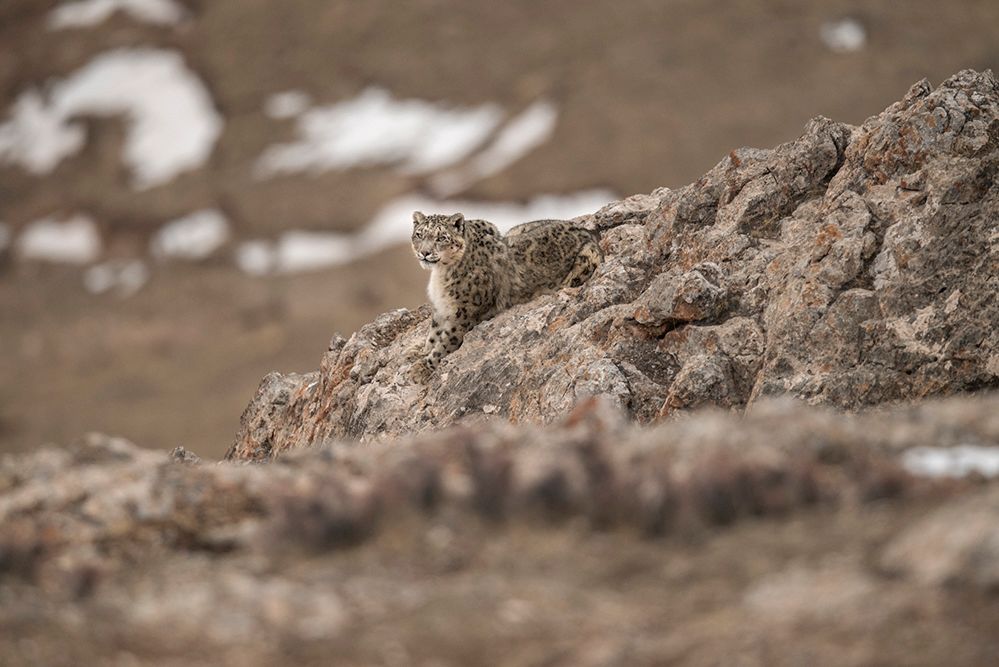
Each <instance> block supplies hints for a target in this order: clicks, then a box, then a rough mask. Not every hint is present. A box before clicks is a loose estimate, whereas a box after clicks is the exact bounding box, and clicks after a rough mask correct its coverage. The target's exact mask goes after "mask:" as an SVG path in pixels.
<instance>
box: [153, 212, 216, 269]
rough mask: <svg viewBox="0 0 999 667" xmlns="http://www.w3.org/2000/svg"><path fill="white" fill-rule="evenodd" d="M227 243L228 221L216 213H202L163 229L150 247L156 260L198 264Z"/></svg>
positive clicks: (185, 217)
mask: <svg viewBox="0 0 999 667" xmlns="http://www.w3.org/2000/svg"><path fill="white" fill-rule="evenodd" d="M228 240H229V221H228V220H226V217H225V216H224V215H223V214H222V212H221V211H218V210H216V209H204V210H201V211H196V212H194V213H191V214H190V215H185V216H184V217H182V218H178V219H176V220H173V221H171V222H168V223H167V224H165V225H163V227H161V228H160V230H159V231H158V232H156V234H155V235H154V236H153V238H152V241H150V243H149V250H150V252H151V253H152V255H153V257H156V258H157V259H184V260H199V259H205V258H207V257H210V256H211V255H212V254H213V253H214V252H215V251H216V250H218V249H219V248H221V247H222V246H223V245H225V243H226V242H227V241H228Z"/></svg>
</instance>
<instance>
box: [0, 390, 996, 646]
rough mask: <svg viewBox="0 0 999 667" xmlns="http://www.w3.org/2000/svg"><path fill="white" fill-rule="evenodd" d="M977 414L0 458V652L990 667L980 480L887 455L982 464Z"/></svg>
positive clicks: (470, 433)
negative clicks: (939, 474)
mask: <svg viewBox="0 0 999 667" xmlns="http://www.w3.org/2000/svg"><path fill="white" fill-rule="evenodd" d="M996 414H999V397H995V396H993V397H979V398H971V397H960V398H953V399H950V400H948V401H943V402H928V403H925V404H916V405H912V406H906V407H899V408H896V409H894V410H890V411H877V412H870V413H868V414H862V415H844V414H841V413H838V412H836V411H833V410H828V409H821V408H812V407H808V406H804V405H802V404H801V403H800V402H795V401H790V400H781V401H774V400H770V401H763V402H760V403H759V404H757V405H754V406H753V408H752V409H751V410H749V412H748V414H746V415H744V416H743V415H733V414H731V413H730V412H727V411H721V410H711V411H700V412H696V413H694V414H692V415H690V416H687V417H684V418H682V419H675V420H670V421H669V422H668V423H666V424H662V425H659V426H656V427H651V428H649V427H641V426H638V425H635V424H634V423H632V422H631V421H630V420H628V419H626V418H625V417H626V416H625V415H624V414H623V413H620V412H618V411H617V410H616V409H615V408H614V407H613V405H612V404H611V403H610V402H609V401H606V400H604V399H591V400H588V401H585V402H583V403H582V404H580V405H579V406H577V408H576V409H575V410H574V411H573V412H572V413H571V414H570V415H569V416H568V417H567V418H566V419H564V420H562V421H560V422H558V423H557V424H552V425H549V426H545V427H542V426H533V425H519V426H517V425H511V424H507V423H504V422H502V421H494V422H493V423H490V424H486V425H480V426H477V427H475V428H467V427H462V426H456V427H452V428H451V429H447V430H445V431H443V432H435V433H427V434H423V435H419V436H413V437H408V438H404V439H400V440H396V441H386V442H372V443H367V444H364V445H356V444H355V445H347V444H339V445H337V446H336V447H332V448H327V447H321V448H315V449H309V450H303V451H300V452H294V453H289V454H288V455H286V456H282V457H280V458H279V459H278V460H276V461H274V462H272V463H270V464H268V465H241V464H236V463H221V464H208V463H205V462H201V461H200V460H199V459H198V458H197V457H196V456H194V455H192V454H191V453H190V452H187V451H184V450H182V449H178V450H175V451H174V452H172V453H169V454H168V453H167V452H164V451H150V450H143V449H140V448H138V447H135V446H134V445H132V444H131V443H129V442H127V441H124V440H121V439H117V438H108V437H104V436H90V437H88V438H86V439H84V441H83V442H81V443H79V444H78V445H77V446H75V447H72V448H68V449H61V450H55V449H47V450H42V451H38V452H35V453H32V454H30V455H25V456H22V457H19V458H13V457H7V458H5V459H3V460H0V655H3V656H4V664H5V665H6V664H10V665H21V664H24V665H29V664H31V665H36V664H44V665H64V664H65V665H80V664H110V663H114V662H115V661H119V662H126V661H127V662H128V663H129V664H140V665H141V664H163V665H167V664H178V665H179V664H184V665H189V664H198V665H201V664H203V665H241V666H242V665H279V664H295V665H325V664H329V662H330V660H331V656H332V657H334V658H335V662H337V664H357V665H371V664H447V665H451V664H455V665H457V664H493V663H494V662H496V661H497V658H496V656H501V657H502V658H503V660H500V661H501V662H504V661H505V662H506V663H507V664H551V665H581V664H582V665H605V664H638V665H645V664H649V665H652V664H664V663H669V662H677V661H679V662H682V663H684V664H719V663H724V662H726V658H727V657H730V656H732V655H736V654H738V655H739V656H740V659H741V660H742V661H743V662H744V663H745V664H751V665H755V664H759V665H769V664H774V662H775V661H774V657H773V656H775V655H779V656H784V658H783V661H777V662H778V663H779V664H784V662H786V663H788V664H796V663H800V662H808V663H809V664H836V665H844V664H846V665H862V664H870V663H871V662H872V661H878V662H882V661H883V662H885V663H886V664H912V665H934V664H944V663H946V664H954V665H964V664H966V665H977V664H988V662H989V658H990V656H992V657H994V650H995V623H996V622H997V620H999V617H997V616H996V608H995V599H994V595H992V593H991V592H990V591H991V590H992V587H994V586H995V584H996V581H997V580H996V572H997V571H999V569H997V568H999V551H997V550H996V549H995V544H994V542H995V535H996V532H995V529H994V526H995V524H996V520H997V518H999V505H997V503H996V502H995V493H994V491H995V489H994V486H989V485H984V484H983V483H982V482H981V480H975V479H972V478H968V479H954V480H950V479H935V478H927V477H919V476H916V475H914V474H913V473H912V472H911V471H910V470H909V469H908V467H907V465H906V455H907V454H909V453H911V452H912V451H914V448H917V447H934V448H943V449H942V450H941V451H943V450H946V448H951V447H953V446H957V445H966V444H969V443H974V444H978V445H986V446H993V447H995V446H996V445H999V420H997V419H996V418H995V415H996ZM983 500H984V502H983ZM940 584H948V586H942V585H940ZM802 627H807V628H808V631H807V632H801V631H800V630H801V628H802ZM747 632H748V633H749V634H748V635H747ZM913 637H920V638H921V639H920V641H919V642H918V645H915V646H914V645H913Z"/></svg>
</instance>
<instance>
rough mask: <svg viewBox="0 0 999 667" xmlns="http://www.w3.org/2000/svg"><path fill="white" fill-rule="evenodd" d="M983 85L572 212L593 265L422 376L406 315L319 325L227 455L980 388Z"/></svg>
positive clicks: (997, 108)
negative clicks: (313, 342)
mask: <svg viewBox="0 0 999 667" xmlns="http://www.w3.org/2000/svg"><path fill="white" fill-rule="evenodd" d="M997 172H999V84H997V82H996V79H995V77H994V76H993V75H992V73H991V72H985V73H977V72H973V71H964V72H961V73H959V74H958V75H956V76H954V77H952V78H951V79H949V80H948V81H946V82H945V83H943V84H942V85H941V86H940V87H939V88H937V89H935V90H934V89H932V88H931V87H930V85H929V84H928V83H927V82H925V81H923V82H920V83H917V84H916V85H915V86H913V87H912V88H911V89H910V90H909V92H908V93H907V94H906V95H905V97H904V98H903V99H902V100H901V101H899V102H897V103H895V104H893V105H892V106H890V107H889V108H888V109H886V110H885V111H884V112H883V113H881V114H880V115H878V116H876V117H873V118H871V119H869V120H868V121H867V122H865V123H864V124H863V125H861V126H860V127H851V126H848V125H844V124H842V123H835V122H833V121H830V120H827V119H821V118H820V119H816V120H813V121H812V122H810V123H809V125H808V126H807V127H806V129H805V132H804V134H803V135H802V136H801V137H800V138H798V139H797V140H795V141H793V142H790V143H788V144H784V145H782V146H778V147H777V148H775V149H772V150H756V149H741V150H736V151H733V152H732V153H731V154H730V155H729V156H728V157H727V158H725V159H724V160H723V161H722V162H720V163H719V164H718V165H717V166H716V167H715V168H714V169H712V170H711V171H710V172H708V173H707V174H706V175H705V176H704V177H703V178H701V179H700V180H699V181H697V182H696V183H693V184H691V185H689V186H687V187H685V188H682V189H679V190H669V189H660V190H657V191H655V192H653V193H652V194H649V195H638V196H635V197H631V198H629V199H627V200H624V201H621V202H615V203H613V204H610V205H608V206H606V207H604V208H603V209H601V210H600V211H598V212H596V213H595V214H593V215H591V216H587V217H585V218H584V219H581V224H583V225H585V226H587V227H589V228H592V229H594V230H596V231H599V233H600V236H601V244H602V247H603V249H604V252H605V254H606V261H605V262H604V264H603V265H602V266H601V268H600V269H599V271H598V272H597V274H596V275H595V276H594V277H593V278H592V279H591V280H590V281H589V282H588V283H587V284H586V285H584V286H583V287H582V288H580V289H579V290H576V291H569V290H563V291H561V292H559V293H557V294H554V295H550V296H545V297H540V298H538V299H535V300H534V301H532V302H530V303H528V304H523V305H520V306H517V307H515V308H512V309H511V310H509V311H507V312H505V313H503V314H501V315H499V316H497V317H495V318H493V319H492V320H490V321H488V322H485V323H483V324H481V325H479V326H477V327H476V328H475V329H474V330H473V331H472V332H471V333H470V334H469V335H468V336H467V337H466V339H465V342H464V344H463V345H462V347H461V348H460V349H459V350H458V351H457V352H455V353H453V354H452V355H450V356H449V357H448V358H447V359H446V360H445V361H444V363H443V364H442V366H441V368H440V371H439V373H438V375H437V376H436V377H434V378H433V379H432V380H431V381H430V383H429V384H428V385H426V386H423V385H416V384H412V383H410V382H409V381H408V380H407V379H406V378H407V370H408V366H409V364H410V363H411V359H412V357H413V352H414V351H415V350H416V349H417V348H418V347H419V346H420V345H421V344H422V341H423V340H424V338H425V336H426V329H427V326H428V312H427V311H426V310H425V309H421V310H419V311H416V312H409V311H406V310H399V311H395V312H391V313H387V314H385V315H383V316H381V317H380V318H378V319H377V320H376V321H375V322H373V323H371V324H369V325H367V326H365V327H363V328H362V329H361V330H360V331H358V332H357V333H356V334H354V335H353V336H351V337H350V338H349V339H348V340H345V339H343V338H341V337H336V338H334V339H333V341H331V343H330V346H329V350H328V351H327V352H326V354H325V355H324V356H323V359H322V362H321V364H320V368H319V370H318V371H317V372H313V373H309V374H306V375H302V376H282V375H277V374H272V375H270V376H268V377H267V378H265V380H264V382H263V384H262V385H261V387H260V389H259V391H258V392H257V395H256V396H255V397H254V399H253V401H252V403H251V404H250V405H249V406H248V408H247V410H246V412H245V414H244V415H243V420H242V426H241V429H240V431H239V434H238V436H237V438H236V441H235V443H234V444H233V446H232V448H231V449H230V451H229V453H228V456H227V458H230V459H239V460H264V459H268V458H271V457H273V456H274V455H276V454H278V453H280V452H282V451H285V450H288V449H291V448H294V447H300V446H310V445H316V444H320V443H328V442H332V441H336V440H342V439H358V438H360V439H372V438H374V437H376V436H391V435H398V434H401V433H412V432H420V431H424V430H427V429H430V428H440V427H444V426H447V425H449V424H452V423H456V422H464V421H467V420H477V419H486V420H488V419H491V418H496V417H498V418H502V419H505V420H509V421H512V422H541V423H545V422H550V421H552V420H555V419H558V418H560V416H562V415H564V414H566V413H567V412H568V411H569V410H570V409H571V408H572V407H573V406H574V405H575V404H577V403H578V402H579V401H580V400H583V399H585V398H586V397H588V396H593V395H602V396H604V397H607V398H609V400H611V401H612V402H613V403H614V404H615V405H616V406H618V407H619V408H620V409H621V410H623V411H625V412H626V413H627V414H628V415H629V416H630V417H631V418H632V419H634V420H636V421H638V422H641V423H648V422H654V421H656V420H659V419H662V418H664V417H667V416H670V415H674V414H676V413H678V412H682V411H684V410H687V409H690V408H694V407H697V406H701V405H717V406H722V407H727V408H733V409H742V408H745V407H746V406H748V405H751V404H753V403H754V402H756V401H758V400H760V399H761V398H762V397H764V396H768V395H772V394H790V395H792V396H795V397H798V398H801V399H804V400H806V401H807V402H809V403H814V404H827V405H834V406H839V407H843V408H857V407H861V406H865V405H873V404H879V403H883V402H886V401H895V400H902V399H915V398H920V397H924V396H929V395H934V394H949V393H954V392H960V391H969V390H976V389H983V388H989V387H997V386H999V332H997V329H996V327H995V322H997V321H999V304H997V302H996V298H995V295H996V294H997V291H999V227H997V225H999V187H997V185H996V174H997Z"/></svg>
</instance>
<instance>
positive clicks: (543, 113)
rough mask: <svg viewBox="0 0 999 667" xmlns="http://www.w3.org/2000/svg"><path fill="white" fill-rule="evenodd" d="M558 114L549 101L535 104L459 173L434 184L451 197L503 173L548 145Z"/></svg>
mask: <svg viewBox="0 0 999 667" xmlns="http://www.w3.org/2000/svg"><path fill="white" fill-rule="evenodd" d="M557 120H558V111H556V109H555V105H553V104H552V103H550V102H546V101H539V102H535V103H534V104H532V105H531V106H529V107H528V108H527V109H525V110H524V111H523V112H521V113H520V114H519V115H518V116H517V117H515V118H514V119H512V120H511V121H510V122H508V123H507V124H506V125H505V126H504V127H503V129H502V130H500V132H499V133H498V134H497V135H496V138H495V139H493V142H492V143H491V144H490V145H489V146H488V147H487V148H485V149H484V150H483V151H482V152H480V153H479V154H478V155H476V156H475V157H474V158H472V160H471V161H470V164H469V165H468V166H467V167H466V168H464V169H461V170H459V171H457V172H453V173H449V174H441V175H440V176H438V177H436V178H435V179H434V180H433V181H432V184H431V185H432V187H433V188H434V190H435V192H437V193H438V194H439V195H441V196H445V197H447V196H450V195H452V194H455V193H457V192H460V191H462V190H464V189H466V188H467V187H468V186H470V185H471V184H472V183H474V182H476V181H478V180H481V179H483V178H488V177H489V176H493V175H495V174H498V173H500V172H501V171H503V170H504V169H506V168H507V167H509V166H510V165H511V164H513V163H514V162H516V161H517V160H519V159H520V158H522V157H524V156H525V155H527V154H528V153H530V152H531V151H532V150H534V149H535V148H537V147H538V146H540V145H541V144H543V143H545V142H546V141H548V140H549V139H550V138H551V135H552V133H553V132H554V131H555V122H556V121H557Z"/></svg>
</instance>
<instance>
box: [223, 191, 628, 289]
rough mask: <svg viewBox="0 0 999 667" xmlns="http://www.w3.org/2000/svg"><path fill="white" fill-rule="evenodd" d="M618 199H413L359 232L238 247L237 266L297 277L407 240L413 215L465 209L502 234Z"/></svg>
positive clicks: (298, 235) (396, 203)
mask: <svg viewBox="0 0 999 667" xmlns="http://www.w3.org/2000/svg"><path fill="white" fill-rule="evenodd" d="M614 199H616V196H615V195H614V193H612V192H609V191H606V190H587V191H584V192H578V193H574V194H569V195H540V196H538V197H535V198H533V199H531V200H530V201H528V202H526V203H524V204H518V203H508V202H475V201H457V200H452V201H440V200H437V199H432V198H430V197H423V196H419V195H411V196H407V197H400V198H399V199H396V200H393V201H392V202H390V203H389V204H387V205H386V206H385V207H383V208H382V209H381V210H380V211H379V212H378V213H377V214H376V215H375V217H374V218H373V219H372V220H371V221H370V222H369V223H368V225H367V226H366V227H365V229H364V230H363V231H361V232H359V233H356V234H341V233H337V232H302V231H294V232H287V233H285V234H283V235H282V236H281V237H279V239H278V240H277V241H276V242H271V241H265V240H255V241H248V242H246V243H242V244H240V246H239V247H238V248H237V249H236V264H237V265H238V266H239V268H240V269H242V270H243V271H244V272H246V273H249V274H252V275H267V274H270V273H278V274H280V273H295V272H299V271H311V270H315V269H320V268H326V267H332V266H340V265H343V264H348V263H350V262H352V261H355V260H357V259H361V258H363V257H367V256H369V255H372V254H374V253H377V252H380V251H381V250H384V249H386V248H389V247H391V246H393V245H398V244H403V243H406V242H408V241H409V238H410V234H411V232H412V228H413V211H423V212H425V213H430V212H437V211H440V212H446V213H451V212H455V211H461V212H462V213H464V214H465V217H467V218H469V219H471V218H482V219H485V220H489V221H490V222H492V223H494V224H496V226H497V227H499V228H500V230H501V231H504V232H505V231H507V230H509V229H510V228H511V227H514V226H515V225H519V224H520V223H522V222H527V221H530V220H541V219H547V218H552V219H559V220H566V219H570V218H574V217H576V216H579V215H585V214H588V213H592V212H593V211H596V210H597V209H599V208H600V207H601V206H603V205H605V204H606V203H607V202H609V201H613V200H614Z"/></svg>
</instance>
